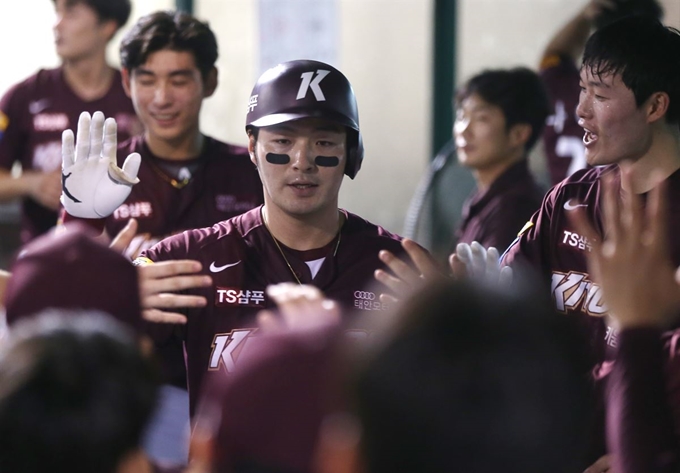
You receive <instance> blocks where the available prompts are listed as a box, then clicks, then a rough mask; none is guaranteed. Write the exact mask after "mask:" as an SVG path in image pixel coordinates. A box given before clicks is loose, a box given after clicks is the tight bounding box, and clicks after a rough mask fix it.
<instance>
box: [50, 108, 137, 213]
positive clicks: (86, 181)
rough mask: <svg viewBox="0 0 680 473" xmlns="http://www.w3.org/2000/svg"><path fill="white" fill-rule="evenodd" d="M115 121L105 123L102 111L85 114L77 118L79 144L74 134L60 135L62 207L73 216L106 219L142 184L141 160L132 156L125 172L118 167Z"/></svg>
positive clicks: (107, 120) (125, 165)
mask: <svg viewBox="0 0 680 473" xmlns="http://www.w3.org/2000/svg"><path fill="white" fill-rule="evenodd" d="M116 131H117V126H116V120H114V119H113V118H107V119H106V121H104V114H103V113H102V112H95V113H94V115H92V119H90V114H89V113H87V112H83V113H81V114H80V118H79V119H78V135H77V141H76V145H75V146H74V144H73V142H74V140H73V131H71V130H65V131H64V133H63V134H62V136H61V156H62V167H61V184H62V191H61V204H62V205H63V206H64V208H65V209H66V212H68V213H69V214H70V215H72V216H74V217H80V218H105V217H108V216H109V215H111V214H112V213H113V211H114V210H116V209H117V208H118V207H119V206H120V205H121V204H122V203H123V202H125V199H127V197H128V196H129V195H130V191H131V190H132V186H133V185H135V184H137V183H138V182H139V179H137V172H139V165H140V163H141V161H142V157H141V156H140V155H139V153H132V154H131V155H129V156H128V157H127V159H125V163H124V164H123V169H121V168H119V167H118V165H117V164H116V148H117V139H116Z"/></svg>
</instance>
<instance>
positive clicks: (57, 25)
mask: <svg viewBox="0 0 680 473" xmlns="http://www.w3.org/2000/svg"><path fill="white" fill-rule="evenodd" d="M63 20H64V15H63V14H61V13H56V14H55V17H54V23H53V24H52V31H54V32H57V31H58V30H59V28H61V23H62V21H63Z"/></svg>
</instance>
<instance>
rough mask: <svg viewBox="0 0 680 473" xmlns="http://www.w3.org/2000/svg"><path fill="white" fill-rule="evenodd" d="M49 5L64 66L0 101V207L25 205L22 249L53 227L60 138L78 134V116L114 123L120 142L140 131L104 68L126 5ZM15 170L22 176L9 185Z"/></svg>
mask: <svg viewBox="0 0 680 473" xmlns="http://www.w3.org/2000/svg"><path fill="white" fill-rule="evenodd" d="M53 3H54V6H55V10H56V22H55V24H54V42H55V47H56V50H57V54H58V55H59V57H60V59H61V66H59V67H57V68H55V69H41V70H40V71H38V72H37V73H36V74H34V75H32V76H31V77H29V78H27V79H26V80H24V81H22V82H20V83H19V84H16V85H15V86H13V87H12V88H11V89H10V90H9V91H8V92H6V93H5V95H4V97H3V98H2V99H1V100H0V201H7V200H11V199H14V198H17V197H20V198H22V220H21V241H22V242H23V243H26V242H28V241H29V240H32V239H33V238H35V237H37V236H38V235H41V234H43V233H45V232H46V231H47V230H49V229H50V228H52V227H53V226H54V225H56V223H57V210H58V208H59V196H60V195H61V173H60V172H59V167H60V165H61V133H62V131H63V130H64V129H66V128H72V127H75V125H76V123H77V122H78V115H79V114H80V113H81V112H82V111H83V110H87V111H88V112H90V113H94V112H95V111H97V110H101V111H103V112H104V113H105V114H106V115H107V116H110V117H114V118H115V119H116V122H117V123H118V132H119V133H118V139H119V140H120V141H123V140H126V139H127V138H129V137H130V136H132V135H135V134H137V133H139V132H140V131H141V128H140V125H139V121H138V120H137V118H136V116H135V112H134V109H133V107H132V103H131V102H130V99H128V98H127V97H126V95H125V92H124V91H123V87H122V85H121V74H120V72H119V71H118V70H116V69H114V68H113V67H111V66H110V65H109V64H107V62H106V46H107V44H108V43H109V42H110V41H111V38H112V37H113V35H114V34H115V33H116V31H117V30H118V29H119V28H120V27H122V26H123V25H124V24H125V22H126V21H127V19H128V17H129V15H130V1H129V0H54V1H53ZM16 162H18V163H20V164H21V166H22V170H23V172H22V173H21V175H20V176H19V177H16V178H13V177H12V174H11V172H10V171H11V169H12V166H13V165H14V163H16Z"/></svg>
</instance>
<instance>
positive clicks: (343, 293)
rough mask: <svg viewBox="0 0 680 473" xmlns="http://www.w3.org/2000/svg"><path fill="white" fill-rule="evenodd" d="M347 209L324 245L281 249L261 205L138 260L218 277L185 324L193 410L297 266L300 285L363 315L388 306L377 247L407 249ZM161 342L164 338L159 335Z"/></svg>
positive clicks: (158, 247)
mask: <svg viewBox="0 0 680 473" xmlns="http://www.w3.org/2000/svg"><path fill="white" fill-rule="evenodd" d="M342 213H343V214H344V216H345V222H344V224H343V226H342V229H341V231H340V232H339V233H338V236H337V237H336V238H335V239H334V240H333V241H331V242H330V243H329V244H328V245H326V247H324V248H319V249H315V250H309V251H304V252H300V251H295V250H292V249H289V248H286V247H285V246H283V245H282V244H279V246H277V245H276V243H275V241H274V239H273V237H272V235H271V234H270V233H269V231H268V230H267V228H266V227H265V225H264V224H263V221H262V216H261V207H258V208H257V209H253V210H251V211H249V212H247V213H245V214H242V215H239V216H237V217H234V218H232V219H230V220H227V221H225V222H220V223H218V224H216V225H214V226H212V227H209V228H203V229H198V230H189V231H186V232H184V233H182V234H180V235H175V236H173V237H170V238H167V239H165V240H163V241H161V242H160V243H158V244H157V245H156V246H154V247H152V248H151V249H149V250H147V251H146V252H143V253H142V256H141V257H140V258H138V259H137V260H136V261H137V262H139V263H141V264H143V263H144V262H145V261H147V262H148V260H151V261H163V260H175V259H192V260H198V261H200V262H201V263H202V265H203V273H204V274H208V275H210V276H211V277H212V279H213V285H212V286H211V287H208V288H201V289H195V290H192V291H190V292H191V293H192V294H197V295H201V296H204V297H205V298H206V299H207V300H208V305H207V306H206V307H204V308H201V309H191V310H188V311H187V317H188V323H187V324H186V325H185V326H184V327H183V331H184V333H183V337H184V344H185V353H186V360H187V372H188V384H189V395H190V404H191V409H192V412H193V408H194V406H195V404H196V401H197V396H198V388H200V386H201V385H202V383H203V382H204V379H203V378H204V376H205V374H206V373H210V374H212V375H219V376H224V375H226V374H227V373H229V372H231V371H233V369H234V365H235V363H236V362H237V360H238V356H239V354H240V353H241V352H242V351H243V350H244V347H246V345H247V344H248V342H249V340H251V339H250V337H251V335H253V334H254V333H255V332H256V321H255V315H256V314H257V312H258V311H260V310H261V309H265V308H273V307H275V304H274V303H273V302H272V301H270V300H269V299H268V297H267V295H266V294H265V288H266V287H267V286H268V285H270V284H277V283H281V282H296V279H295V276H293V273H292V271H295V275H296V276H297V278H298V279H300V281H301V282H302V283H304V284H313V285H314V286H317V287H318V288H320V289H321V290H322V291H323V292H324V293H325V294H326V296H327V297H329V298H330V299H334V300H336V301H338V302H339V303H340V304H341V305H342V306H344V307H345V308H353V309H356V310H357V311H361V312H362V313H363V314H370V313H372V312H373V311H382V310H383V309H385V308H386V307H385V306H384V304H382V303H381V302H380V300H379V294H380V292H383V289H384V288H382V287H381V286H380V285H378V284H377V282H376V281H375V279H374V277H373V273H374V271H375V270H376V269H378V268H385V265H384V264H383V263H382V262H381V261H380V260H379V259H378V252H379V251H380V250H383V249H385V250H389V251H391V252H393V253H395V254H398V255H401V254H402V253H403V250H402V248H401V242H400V237H398V236H396V235H393V234H391V233H389V232H387V231H386V230H384V229H383V228H381V227H379V226H376V225H373V224H371V223H370V222H368V221H366V220H364V219H362V218H360V217H358V216H356V215H353V214H351V213H349V212H346V211H342ZM279 248H280V249H281V251H279ZM281 252H283V253H284V254H285V258H284V256H283V255H282V253H281ZM289 265H290V267H289ZM156 340H157V342H161V343H162V340H159V337H156Z"/></svg>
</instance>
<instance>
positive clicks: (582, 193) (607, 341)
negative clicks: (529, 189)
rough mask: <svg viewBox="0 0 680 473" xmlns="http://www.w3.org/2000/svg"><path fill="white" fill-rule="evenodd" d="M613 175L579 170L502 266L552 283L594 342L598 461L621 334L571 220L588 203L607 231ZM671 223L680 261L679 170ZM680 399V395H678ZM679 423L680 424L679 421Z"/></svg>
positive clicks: (564, 309) (557, 189)
mask: <svg viewBox="0 0 680 473" xmlns="http://www.w3.org/2000/svg"><path fill="white" fill-rule="evenodd" d="M604 174H613V175H614V177H615V179H616V180H617V182H618V181H619V178H620V174H619V168H618V166H617V165H615V164H614V165H609V166H606V167H601V168H593V169H589V170H581V171H577V172H576V173H575V174H573V175H572V176H570V177H569V178H567V179H565V180H564V181H563V182H561V183H560V184H558V185H556V186H554V187H553V188H552V189H551V190H550V191H549V192H548V194H547V195H546V197H545V199H544V200H543V203H542V204H541V208H540V210H539V211H538V212H536V213H535V214H534V215H533V217H532V218H531V220H530V222H529V223H527V225H526V226H525V228H524V230H523V231H522V233H521V235H520V236H519V237H518V238H517V239H516V240H515V241H514V242H513V244H512V245H511V246H510V248H509V249H508V251H507V252H506V253H505V254H504V255H503V258H502V259H503V261H502V262H503V264H511V265H512V266H513V268H516V269H517V271H522V270H523V269H525V268H527V267H528V268H531V269H533V270H536V271H537V272H538V273H539V277H540V278H541V279H542V280H543V281H544V282H546V283H547V284H549V285H550V291H551V294H552V298H553V300H554V302H555V307H556V309H557V311H558V312H560V313H563V314H566V315H569V316H572V317H576V318H577V321H578V323H579V325H580V326H581V328H582V330H583V331H584V334H585V336H586V337H587V338H588V340H589V342H590V348H591V354H592V356H593V361H594V363H595V364H596V368H595V369H594V371H593V373H594V378H595V381H596V387H597V388H598V389H597V394H596V401H597V403H598V410H599V411H600V412H599V414H600V417H599V418H598V419H599V421H598V420H596V422H595V423H594V432H593V441H592V443H593V445H592V447H591V448H592V454H593V460H594V459H596V458H597V457H599V456H600V455H603V454H604V453H605V451H606V450H605V445H604V405H603V402H604V401H603V397H604V386H603V385H604V383H603V381H602V378H603V377H604V376H606V370H607V368H608V367H610V366H611V360H613V359H614V358H615V355H616V350H617V346H618V334H617V331H616V329H615V328H614V327H613V325H612V324H610V323H609V321H608V317H607V307H606V305H605V303H604V301H603V298H602V291H601V289H600V286H599V285H598V284H597V283H596V282H595V281H593V280H592V278H591V276H590V274H589V273H588V267H587V261H586V252H588V251H590V249H591V247H590V242H589V241H588V240H587V239H586V238H585V237H584V236H582V235H579V234H578V233H577V232H576V231H575V228H574V225H573V224H572V223H571V221H570V220H569V213H570V212H572V211H573V210H574V209H575V208H577V207H580V206H583V207H585V210H586V213H587V215H588V217H589V219H590V220H591V222H592V223H593V225H594V227H595V228H596V229H597V231H598V232H599V233H600V234H602V211H601V202H600V194H601V180H600V179H601V177H602V175H604ZM668 192H669V194H668V203H669V209H668V222H669V242H670V244H671V248H670V249H671V258H672V261H673V263H674V264H675V266H678V265H680V240H678V238H677V237H676V235H677V234H678V232H679V231H680V171H676V172H675V173H673V174H672V175H671V176H670V177H669V178H668ZM679 400H680V399H679ZM679 425H680V424H679Z"/></svg>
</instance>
